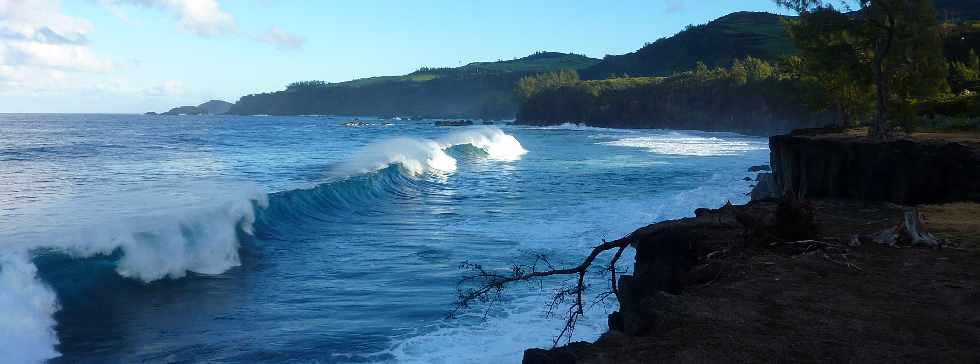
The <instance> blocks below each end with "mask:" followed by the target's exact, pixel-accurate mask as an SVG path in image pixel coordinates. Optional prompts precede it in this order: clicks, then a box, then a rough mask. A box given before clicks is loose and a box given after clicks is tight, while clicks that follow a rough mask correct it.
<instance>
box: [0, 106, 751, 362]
mask: <svg viewBox="0 0 980 364" xmlns="http://www.w3.org/2000/svg"><path fill="white" fill-rule="evenodd" d="M344 121H346V119H344V118H336V117H326V116H317V117H274V116H270V117H262V118H257V117H231V116H228V117H224V116H221V117H203V116H202V117H145V116H134V115H18V114H6V115H0V132H2V133H3V137H2V138H0V172H2V173H0V358H5V359H4V360H10V361H11V362H16V363H21V362H23V363H32V362H43V361H51V362H71V363H75V362H92V363H101V362H174V361H190V362H283V361H300V362H311V361H315V362H321V363H324V362H326V363H352V362H398V363H401V362H418V363H490V362H519V361H520V357H521V353H522V351H523V350H524V349H526V348H529V347H547V346H549V345H550V344H551V342H552V339H553V337H554V336H555V335H557V333H558V332H559V331H560V327H561V325H562V322H561V320H560V319H556V318H554V317H546V315H545V312H544V308H543V306H544V304H545V302H546V301H547V300H548V298H549V291H548V289H547V288H545V289H544V290H541V289H531V288H529V287H515V288H514V289H512V290H511V291H510V292H509V293H508V295H507V296H506V297H505V300H504V302H502V303H501V304H499V305H496V306H493V307H489V308H487V307H481V308H477V309H474V310H473V311H471V312H465V313H464V314H463V315H461V316H459V317H456V318H454V319H448V318H447V317H446V314H447V313H448V312H449V310H450V309H451V305H452V302H453V299H454V295H455V282H456V280H458V279H459V277H460V276H461V275H462V273H463V272H462V271H460V270H459V269H458V266H459V264H460V263H461V262H463V261H473V262H479V263H481V264H484V265H485V266H489V267H495V268H503V269H505V268H506V267H508V266H510V265H511V264H513V263H514V262H519V261H521V260H522V259H527V258H528V256H529V254H533V253H544V254H548V255H549V256H550V257H553V259H554V261H556V262H563V263H568V264H573V263H575V261H576V260H577V259H580V257H581V256H582V255H583V254H585V252H586V251H587V250H588V249H589V248H590V247H591V246H593V245H595V244H597V243H598V242H600V241H601V239H607V240H609V239H615V238H618V237H620V236H622V235H625V234H627V233H629V232H630V231H632V230H633V229H635V228H638V227H640V226H643V225H645V224H649V223H653V222H656V221H661V220H663V219H668V218H677V217H682V216H688V215H690V214H691V213H692V212H693V210H694V209H695V208H697V207H717V206H720V205H722V204H724V203H725V202H726V201H733V202H742V201H745V200H746V196H745V193H746V192H747V191H748V190H749V186H750V185H751V183H752V182H751V181H746V180H744V179H745V177H752V175H751V174H749V173H748V172H746V169H747V168H748V167H749V166H751V165H756V164H760V163H763V162H764V161H765V160H766V159H767V155H768V149H767V145H766V142H765V140H764V139H760V138H752V137H745V136H741V135H737V134H724V133H701V132H689V131H659V130H611V129H597V128H585V127H578V126H575V125H564V126H558V127H547V128H538V127H521V126H512V125H499V126H476V127H465V128H439V127H435V126H433V124H432V122H431V121H419V122H409V121H398V122H395V123H394V124H393V125H386V124H387V122H386V121H383V120H377V121H376V122H374V123H372V124H374V125H373V126H370V127H364V128H345V127H343V126H341V124H342V123H343V122H344ZM628 258H629V259H625V261H627V263H624V268H625V267H626V266H628V265H630V264H631V257H628ZM546 283H549V282H546ZM551 283H559V282H551ZM615 309H616V303H615V302H605V303H604V304H600V305H597V306H595V307H593V308H592V309H591V310H590V312H588V313H587V315H586V319H585V320H584V322H583V323H582V324H580V325H579V328H578V329H577V331H576V332H575V335H574V338H573V339H574V340H593V339H595V338H597V337H598V335H600V334H601V333H602V332H603V331H604V329H605V327H604V326H605V317H606V315H607V314H608V313H609V312H611V311H612V310H615Z"/></svg>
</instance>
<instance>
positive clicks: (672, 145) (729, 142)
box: [600, 132, 769, 157]
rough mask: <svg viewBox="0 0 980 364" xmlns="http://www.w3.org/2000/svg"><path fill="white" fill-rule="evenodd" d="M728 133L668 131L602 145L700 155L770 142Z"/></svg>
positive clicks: (762, 146)
mask: <svg viewBox="0 0 980 364" xmlns="http://www.w3.org/2000/svg"><path fill="white" fill-rule="evenodd" d="M724 136H725V138H719V137H718V135H711V134H706V135H704V136H702V135H694V134H693V133H678V132H667V133H664V134H662V135H654V136H642V137H631V138H622V139H617V140H614V141H609V142H603V143H600V144H605V145H613V146H620V147H630V148H643V149H646V150H647V151H649V152H651V153H656V154H663V155H679V156H697V157H711V156H730V155H739V154H743V153H745V152H749V151H756V150H766V149H768V148H769V146H768V145H766V143H764V142H760V141H757V140H749V139H738V138H733V137H732V136H733V135H724Z"/></svg>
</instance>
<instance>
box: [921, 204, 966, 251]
mask: <svg viewBox="0 0 980 364" xmlns="http://www.w3.org/2000/svg"><path fill="white" fill-rule="evenodd" d="M919 211H921V212H922V214H923V215H925V220H926V229H928V231H929V232H932V233H933V234H936V236H938V237H940V238H943V239H947V240H948V241H950V242H952V243H953V244H954V245H956V246H958V247H960V248H969V249H978V248H980V203H975V202H957V203H951V204H944V205H928V206H923V207H921V208H920V209H919Z"/></svg>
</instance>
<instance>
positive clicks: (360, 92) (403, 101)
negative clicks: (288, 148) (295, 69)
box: [229, 52, 599, 118]
mask: <svg viewBox="0 0 980 364" xmlns="http://www.w3.org/2000/svg"><path fill="white" fill-rule="evenodd" d="M598 62H599V60H597V59H594V58H589V57H586V56H582V55H577V54H565V53H554V52H541V53H535V54H532V55H530V56H527V57H524V58H519V59H514V60H509V61H498V62H477V63H470V64H467V65H465V66H462V67H454V68H427V67H423V68H421V69H419V70H418V71H415V72H412V73H410V74H407V75H404V76H385V77H372V78H364V79H358V80H353V81H347V82H340V83H325V82H322V81H304V82H296V83H293V84H291V85H289V86H287V87H286V89H285V90H283V91H278V92H271V93H262V94H254V95H248V96H244V97H242V98H241V99H240V100H238V102H237V103H235V105H234V106H233V107H232V109H231V110H230V111H229V113H231V114H241V115H256V114H268V115H314V114H316V115H324V114H332V115H401V116H426V117H482V118H511V117H514V115H515V113H516V110H517V105H516V103H515V101H514V98H513V89H514V85H515V84H516V83H517V81H518V80H520V79H521V78H523V77H525V76H528V75H532V74H537V73H544V72H550V71H557V70H564V69H571V70H581V69H584V68H587V67H589V66H592V65H595V64H596V63H598Z"/></svg>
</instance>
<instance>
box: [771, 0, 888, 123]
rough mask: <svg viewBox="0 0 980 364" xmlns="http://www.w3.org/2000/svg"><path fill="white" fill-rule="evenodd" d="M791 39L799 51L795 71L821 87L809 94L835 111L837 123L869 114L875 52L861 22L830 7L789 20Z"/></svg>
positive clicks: (787, 24)
mask: <svg viewBox="0 0 980 364" xmlns="http://www.w3.org/2000/svg"><path fill="white" fill-rule="evenodd" d="M786 27H787V30H788V32H789V34H790V38H791V39H792V40H793V42H794V43H795V44H796V46H797V48H799V50H800V55H799V56H798V57H795V58H793V59H792V61H793V62H795V63H796V64H795V65H794V67H793V68H795V69H794V72H793V73H794V76H795V77H797V78H798V79H800V80H802V81H803V82H806V83H808V84H813V85H816V87H817V88H818V89H820V90H821V91H822V92H820V93H817V94H815V95H810V97H809V98H810V103H811V104H813V105H814V106H816V107H818V108H821V109H831V110H833V111H834V112H835V113H836V114H837V123H838V125H840V126H842V127H849V126H852V125H854V124H855V123H856V120H857V119H859V118H863V117H865V116H867V115H869V114H870V111H871V108H872V105H873V83H872V80H871V77H870V73H869V72H868V71H867V70H868V68H869V67H870V57H869V54H870V53H871V52H870V50H869V49H868V47H867V46H866V45H865V44H864V43H863V42H862V41H861V39H862V38H861V37H860V32H861V29H860V27H859V24H858V22H856V21H855V20H853V19H851V18H850V17H848V16H847V15H844V14H842V13H840V12H839V11H836V10H834V9H833V8H830V7H820V8H816V9H813V10H812V11H810V12H809V13H808V14H807V16H802V17H800V18H798V19H795V20H788V21H787V22H786Z"/></svg>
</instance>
